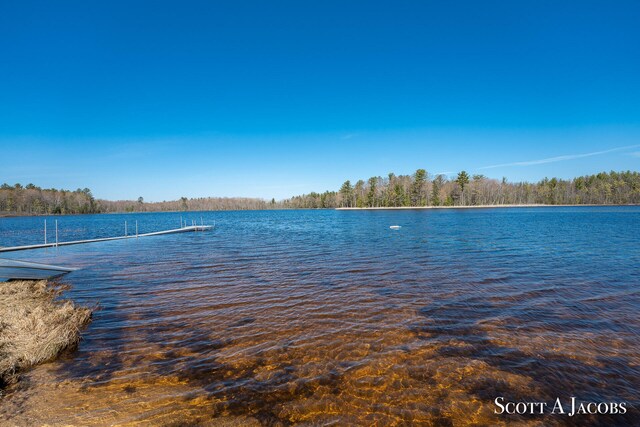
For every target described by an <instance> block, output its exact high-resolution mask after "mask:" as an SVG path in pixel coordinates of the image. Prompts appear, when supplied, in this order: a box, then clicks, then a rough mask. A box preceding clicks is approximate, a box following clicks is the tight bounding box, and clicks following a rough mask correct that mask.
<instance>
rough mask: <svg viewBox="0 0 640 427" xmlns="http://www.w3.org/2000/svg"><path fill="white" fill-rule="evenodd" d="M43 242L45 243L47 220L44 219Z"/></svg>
mask: <svg viewBox="0 0 640 427" xmlns="http://www.w3.org/2000/svg"><path fill="white" fill-rule="evenodd" d="M44 244H45V245H46V244H47V220H46V219H45V220H44Z"/></svg>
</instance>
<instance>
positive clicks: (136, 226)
mask: <svg viewBox="0 0 640 427" xmlns="http://www.w3.org/2000/svg"><path fill="white" fill-rule="evenodd" d="M137 238H138V221H136V239H137Z"/></svg>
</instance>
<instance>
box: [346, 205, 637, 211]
mask: <svg viewBox="0 0 640 427" xmlns="http://www.w3.org/2000/svg"><path fill="white" fill-rule="evenodd" d="M598 206H601V207H616V206H640V205H634V204H627V205H598V204H590V205H545V204H536V205H477V206H395V207H394V206H390V207H374V208H372V207H366V208H335V210H337V211H383V210H413V209H493V208H554V207H555V208H563V207H564V208H569V207H598Z"/></svg>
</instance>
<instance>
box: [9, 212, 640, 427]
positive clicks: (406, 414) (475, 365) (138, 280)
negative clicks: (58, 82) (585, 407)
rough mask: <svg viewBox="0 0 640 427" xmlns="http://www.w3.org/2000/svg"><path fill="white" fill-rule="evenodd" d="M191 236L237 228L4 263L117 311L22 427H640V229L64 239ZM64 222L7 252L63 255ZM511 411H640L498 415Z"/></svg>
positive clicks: (102, 318)
mask: <svg viewBox="0 0 640 427" xmlns="http://www.w3.org/2000/svg"><path fill="white" fill-rule="evenodd" d="M180 215H182V216H183V217H184V219H186V220H187V221H188V222H189V223H191V221H192V220H194V221H197V222H198V223H200V221H201V220H202V221H203V222H204V223H208V224H212V223H213V222H214V221H215V223H216V228H215V230H213V231H210V232H200V233H189V234H180V235H167V236H157V237H147V238H142V239H139V240H135V239H133V240H126V241H115V242H105V243H95V244H88V245H80V246H70V247H61V248H58V249H57V250H56V249H47V250H35V251H26V252H16V253H11V254H2V256H3V257H12V258H18V259H27V260H36V261H42V262H50V263H58V264H64V265H72V266H77V267H81V270H79V271H76V272H73V273H71V274H69V275H67V276H66V277H64V279H63V280H64V281H65V282H67V283H70V284H71V285H72V290H71V291H69V292H68V295H67V296H69V297H71V298H73V299H74V300H76V301H77V302H79V303H81V304H88V305H93V304H99V310H98V311H97V312H96V313H95V314H94V318H93V322H92V323H91V325H90V326H89V327H88V328H87V329H86V330H85V331H84V335H83V336H84V339H83V341H82V342H81V344H80V347H79V349H78V350H77V351H75V352H69V353H68V354H66V355H65V356H64V357H63V358H62V359H60V360H57V361H54V362H51V363H48V364H45V365H42V366H39V367H37V368H35V369H33V370H31V371H29V372H28V373H26V374H25V375H24V378H23V381H22V382H21V383H20V384H19V385H18V386H17V387H14V388H13V389H10V390H7V392H8V394H7V395H6V396H4V397H2V398H0V399H1V400H0V408H1V409H2V411H0V412H1V413H2V415H1V416H0V422H4V423H7V424H8V425H33V424H36V425H39V424H44V423H48V424H53V425H65V424H75V425H91V424H99V425H110V424H119V425H120V424H125V425H126V424H130V425H184V424H187V425H191V424H197V423H203V424H205V425H251V424H263V425H288V424H305V423H306V424H310V425H399V424H404V425H406V424H414V425H442V426H447V425H501V424H507V423H509V425H520V424H522V425H565V424H568V425H616V424H617V425H631V424H640V414H639V412H638V405H639V404H640V392H639V391H638V390H640V336H639V334H638V331H639V330H640V315H639V314H638V313H639V309H640V270H639V269H638V265H640V233H639V231H640V208H637V207H575V208H566V207H558V208H513V209H479V210H403V211H371V212H370V211H259V212H255V211H253V212H210V213H182V214H179V213H160V214H137V215H135V214H131V215H91V216H68V217H58V218H57V219H58V221H59V233H60V239H61V240H75V239H77V238H90V237H106V236H110V235H115V234H122V233H123V231H124V221H125V220H127V221H128V227H129V232H130V233H131V232H132V230H135V228H132V227H135V225H134V224H135V221H138V224H139V231H140V232H141V233H142V232H147V231H156V230H161V229H167V228H175V227H176V226H178V225H179V221H180ZM201 217H202V219H201ZM53 220H54V218H49V220H48V225H49V230H50V236H49V240H51V239H52V236H53V235H52V234H51V230H52V223H53ZM42 221H43V218H4V219H0V245H2V246H10V245H15V244H30V243H39V242H41V241H42V238H43V236H42ZM395 224H398V225H401V226H402V228H401V229H400V230H390V229H389V226H390V225H395ZM498 396H504V397H505V398H506V399H507V400H515V401H520V400H524V401H534V402H537V401H544V402H549V403H550V404H552V403H553V401H554V400H555V399H556V397H560V398H561V399H562V400H568V399H569V398H570V397H572V396H574V397H576V398H577V399H578V400H579V401H595V402H627V406H628V407H630V408H629V410H628V411H627V413H626V414H625V415H615V416H605V415H598V416H588V415H576V416H574V417H568V416H562V415H544V416H540V415H536V416H531V415H529V416H523V417H519V416H515V415H514V416H507V415H496V414H494V413H493V412H494V409H496V406H495V405H494V404H493V400H494V399H495V398H496V397H498Z"/></svg>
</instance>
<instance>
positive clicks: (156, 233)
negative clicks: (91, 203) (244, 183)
mask: <svg viewBox="0 0 640 427" xmlns="http://www.w3.org/2000/svg"><path fill="white" fill-rule="evenodd" d="M212 228H213V227H212V226H210V225H191V226H188V227H182V228H176V229H173V230H164V231H154V232H152V233H143V234H132V235H130V236H129V235H127V236H117V237H103V238H100V239H88V240H74V241H71V242H58V243H43V244H37V245H26V246H12V247H5V248H2V247H0V252H14V251H24V250H27V249H42V248H55V247H57V246H70V245H80V244H82V243H95V242H108V241H111V240H123V239H137V238H139V237H148V236H162V235H164V234H175V233H187V232H190V231H207V230H211V229H212Z"/></svg>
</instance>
